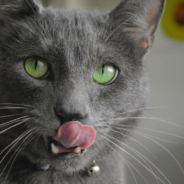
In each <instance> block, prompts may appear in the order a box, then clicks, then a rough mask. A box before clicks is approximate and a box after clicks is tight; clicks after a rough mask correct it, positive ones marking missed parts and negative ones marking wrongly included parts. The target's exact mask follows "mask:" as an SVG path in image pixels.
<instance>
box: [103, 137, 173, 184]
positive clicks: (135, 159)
mask: <svg viewBox="0 0 184 184" xmlns="http://www.w3.org/2000/svg"><path fill="white" fill-rule="evenodd" d="M102 136H103V137H104V138H105V139H106V140H107V141H108V142H110V143H111V144H113V145H115V146H116V147H118V148H119V149H120V150H122V151H123V152H125V153H126V154H128V155H129V156H131V157H132V158H133V159H134V160H135V161H137V162H138V163H139V164H141V165H142V166H143V167H144V168H145V169H147V171H149V172H150V173H151V174H153V175H154V176H155V177H156V178H157V179H158V180H159V181H161V182H162V183H163V184H165V182H164V181H163V180H162V179H160V178H159V177H158V176H157V175H155V174H154V173H153V172H152V171H151V170H150V169H149V168H148V167H146V166H145V165H144V164H143V163H142V162H140V161H139V160H138V159H137V158H135V157H134V156H132V155H131V154H130V153H129V152H127V151H126V150H124V149H123V148H122V147H120V146H119V145H118V144H116V143H114V142H113V141H111V140H110V139H108V138H107V137H105V136H104V135H102ZM170 184H171V183H170Z"/></svg>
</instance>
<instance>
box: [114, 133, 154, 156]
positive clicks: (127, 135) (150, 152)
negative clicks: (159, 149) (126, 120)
mask: <svg viewBox="0 0 184 184" xmlns="http://www.w3.org/2000/svg"><path fill="white" fill-rule="evenodd" d="M111 131H112V132H115V133H118V134H121V135H123V136H125V137H127V138H128V139H131V140H133V141H134V142H136V143H137V144H139V145H141V146H142V147H143V148H145V149H146V150H147V151H148V152H149V153H150V154H151V155H153V153H152V152H151V151H150V150H149V149H148V148H147V147H146V146H144V145H143V144H142V143H140V142H139V141H137V140H135V139H133V138H131V137H130V136H128V135H126V134H123V133H122V132H119V131H115V130H111ZM153 157H154V158H156V157H155V155H153Z"/></svg>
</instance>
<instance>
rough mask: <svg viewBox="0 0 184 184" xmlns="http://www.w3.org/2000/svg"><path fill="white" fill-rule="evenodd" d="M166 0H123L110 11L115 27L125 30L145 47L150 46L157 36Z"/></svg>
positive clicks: (110, 17) (111, 20) (117, 29)
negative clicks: (156, 32)
mask: <svg viewBox="0 0 184 184" xmlns="http://www.w3.org/2000/svg"><path fill="white" fill-rule="evenodd" d="M164 4H165V0H123V1H122V2H121V3H120V5H119V6H118V7H117V8H116V9H115V10H114V11H113V12H111V13H110V15H109V20H110V22H111V24H113V27H114V28H113V29H115V30H116V31H123V32H125V33H126V34H127V35H128V36H129V37H131V38H132V39H134V41H135V42H137V43H138V44H139V45H140V46H141V47H142V48H143V49H147V48H149V47H150V46H151V45H152V44H153V42H154V38H155V35H154V34H155V31H156V29H157V27H158V24H159V21H160V18H161V16H162V13H163V9H164Z"/></svg>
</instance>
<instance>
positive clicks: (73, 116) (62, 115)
mask: <svg viewBox="0 0 184 184" xmlns="http://www.w3.org/2000/svg"><path fill="white" fill-rule="evenodd" d="M54 110H55V113H56V116H57V117H58V118H59V120H60V122H61V124H64V123H66V122H69V121H80V120H82V119H84V118H85V117H86V116H87V115H86V114H85V115H83V114H80V113H66V112H64V111H61V110H59V111H57V109H54Z"/></svg>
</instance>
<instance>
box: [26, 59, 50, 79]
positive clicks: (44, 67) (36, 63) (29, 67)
mask: <svg viewBox="0 0 184 184" xmlns="http://www.w3.org/2000/svg"><path fill="white" fill-rule="evenodd" d="M48 69H49V67H48V64H47V62H46V61H44V60H42V59H38V58H29V59H27V60H26V62H25V70H26V72H27V73H28V74H29V75H30V76H31V77H34V78H36V79H39V78H42V77H44V76H45V75H46V74H47V73H48Z"/></svg>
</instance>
